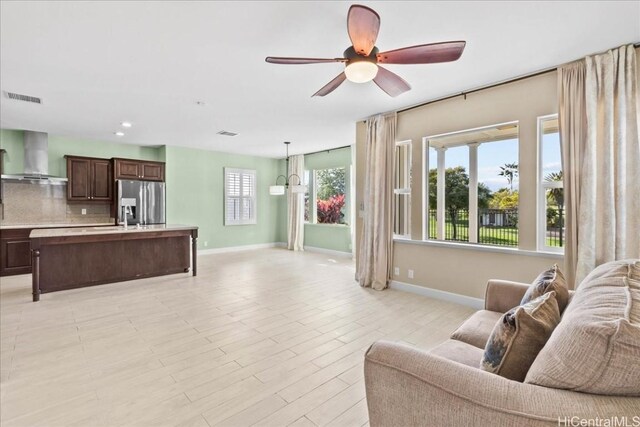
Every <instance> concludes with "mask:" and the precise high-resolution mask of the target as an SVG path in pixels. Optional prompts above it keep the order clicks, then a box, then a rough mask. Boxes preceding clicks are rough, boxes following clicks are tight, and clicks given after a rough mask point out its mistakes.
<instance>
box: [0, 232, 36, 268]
mask: <svg viewBox="0 0 640 427" xmlns="http://www.w3.org/2000/svg"><path fill="white" fill-rule="evenodd" d="M31 230H32V229H31V228H12V229H8V230H6V229H5V230H2V231H1V232H0V233H1V234H2V236H1V237H0V276H12V275H14V274H29V273H31V241H30V239H29V234H30V233H31Z"/></svg>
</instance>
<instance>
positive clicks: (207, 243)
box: [204, 240, 209, 248]
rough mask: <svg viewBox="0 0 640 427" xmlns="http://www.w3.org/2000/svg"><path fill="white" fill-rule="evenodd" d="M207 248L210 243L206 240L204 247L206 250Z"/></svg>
mask: <svg viewBox="0 0 640 427" xmlns="http://www.w3.org/2000/svg"><path fill="white" fill-rule="evenodd" d="M207 246H209V242H207V241H206V240H205V242H204V247H205V248H206V247H207Z"/></svg>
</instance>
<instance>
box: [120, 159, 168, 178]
mask: <svg viewBox="0 0 640 427" xmlns="http://www.w3.org/2000/svg"><path fill="white" fill-rule="evenodd" d="M113 164H114V168H115V179H132V180H141V181H164V163H162V162H152V161H149V160H131V159H113Z"/></svg>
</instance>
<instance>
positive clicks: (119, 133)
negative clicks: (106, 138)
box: [114, 131, 124, 136]
mask: <svg viewBox="0 0 640 427" xmlns="http://www.w3.org/2000/svg"><path fill="white" fill-rule="evenodd" d="M114 135H115V136H124V132H120V131H118V132H114Z"/></svg>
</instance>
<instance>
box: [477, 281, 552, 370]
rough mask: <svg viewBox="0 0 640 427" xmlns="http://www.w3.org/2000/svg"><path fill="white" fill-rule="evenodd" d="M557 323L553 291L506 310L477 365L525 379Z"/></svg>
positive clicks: (484, 368)
mask: <svg viewBox="0 0 640 427" xmlns="http://www.w3.org/2000/svg"><path fill="white" fill-rule="evenodd" d="M559 322H560V311H559V310H558V302H557V300H556V294H555V292H554V291H551V292H547V293H544V294H543V295H541V296H539V297H538V298H536V299H534V300H533V301H530V302H528V303H526V304H524V305H521V306H518V307H515V308H512V309H511V310H509V311H507V312H506V313H505V314H504V315H502V318H501V319H500V321H499V322H498V323H497V324H496V326H495V328H494V329H493V332H492V333H491V336H490V337H489V340H488V341H487V346H486V347H485V350H484V356H483V358H482V363H481V365H480V367H481V368H482V369H483V370H485V371H488V372H493V373H495V374H498V375H500V376H502V377H505V378H508V379H510V380H514V381H524V379H525V377H526V375H527V371H528V370H529V367H530V366H531V364H532V363H533V361H534V360H535V358H536V356H537V355H538V353H539V352H540V350H542V347H544V345H545V343H546V342H547V340H548V339H549V337H550V336H551V333H552V332H553V330H554V329H555V327H556V325H557V324H558V323H559Z"/></svg>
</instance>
